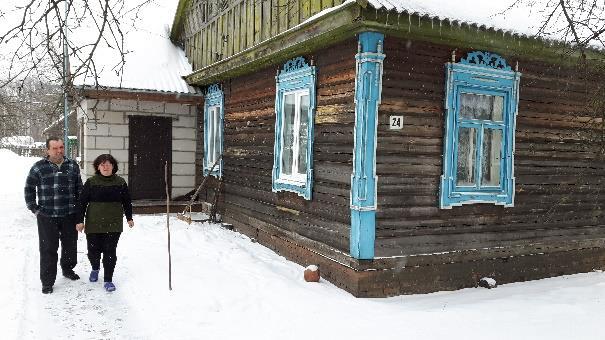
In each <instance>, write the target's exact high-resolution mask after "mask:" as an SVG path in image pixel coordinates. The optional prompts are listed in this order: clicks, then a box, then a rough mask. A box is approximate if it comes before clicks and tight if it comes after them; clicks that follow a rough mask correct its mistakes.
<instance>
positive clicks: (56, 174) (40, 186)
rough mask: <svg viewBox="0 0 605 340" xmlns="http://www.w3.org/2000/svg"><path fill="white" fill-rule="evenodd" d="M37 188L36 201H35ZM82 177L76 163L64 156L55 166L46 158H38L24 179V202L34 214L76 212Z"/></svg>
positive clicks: (56, 215)
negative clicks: (61, 161)
mask: <svg viewBox="0 0 605 340" xmlns="http://www.w3.org/2000/svg"><path fill="white" fill-rule="evenodd" d="M36 189H37V191H38V202H36ZM81 190H82V178H81V177H80V167H79V166H78V163H76V162H75V161H73V160H71V159H67V158H64V159H63V164H61V166H60V167H59V166H57V165H56V164H54V163H52V162H51V161H49V160H48V158H44V159H41V160H39V161H37V162H36V163H35V164H34V165H33V166H32V168H31V169H30V170H29V175H28V176H27V180H26V181H25V203H26V204H27V208H28V209H29V210H31V211H32V212H33V213H36V212H39V213H41V214H43V215H46V216H51V217H61V216H66V215H69V214H76V213H79V210H80V209H79V198H80V191H81Z"/></svg>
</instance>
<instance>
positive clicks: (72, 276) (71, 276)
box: [63, 270, 80, 281]
mask: <svg viewBox="0 0 605 340" xmlns="http://www.w3.org/2000/svg"><path fill="white" fill-rule="evenodd" d="M63 276H65V277H66V278H68V279H70V280H72V281H76V280H79V279H80V276H79V275H78V274H76V273H74V271H73V270H64V271H63Z"/></svg>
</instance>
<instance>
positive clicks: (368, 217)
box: [350, 32, 385, 260]
mask: <svg viewBox="0 0 605 340" xmlns="http://www.w3.org/2000/svg"><path fill="white" fill-rule="evenodd" d="M383 42H384V35H383V34H381V33H378V32H363V33H360V34H359V42H358V47H357V54H356V55H355V59H356V61H357V74H356V78H355V136H354V138H355V146H354V150H353V174H352V175H351V239H350V242H351V244H350V250H351V256H352V257H354V258H357V259H364V260H367V259H373V258H374V241H375V239H376V183H377V177H376V135H377V131H376V130H377V126H378V105H379V104H380V95H381V90H382V63H383V60H384V57H385V55H384V54H383V53H382V46H383Z"/></svg>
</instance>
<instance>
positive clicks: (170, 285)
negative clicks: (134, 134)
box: [164, 161, 172, 290]
mask: <svg viewBox="0 0 605 340" xmlns="http://www.w3.org/2000/svg"><path fill="white" fill-rule="evenodd" d="M164 181H165V182H166V230H167V231H168V290H172V256H171V255H170V191H169V188H168V161H166V164H164Z"/></svg>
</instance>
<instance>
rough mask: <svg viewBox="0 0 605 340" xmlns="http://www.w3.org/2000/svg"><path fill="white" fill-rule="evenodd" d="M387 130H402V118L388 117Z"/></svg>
mask: <svg viewBox="0 0 605 340" xmlns="http://www.w3.org/2000/svg"><path fill="white" fill-rule="evenodd" d="M389 129H391V130H401V129H403V116H390V117H389Z"/></svg>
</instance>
